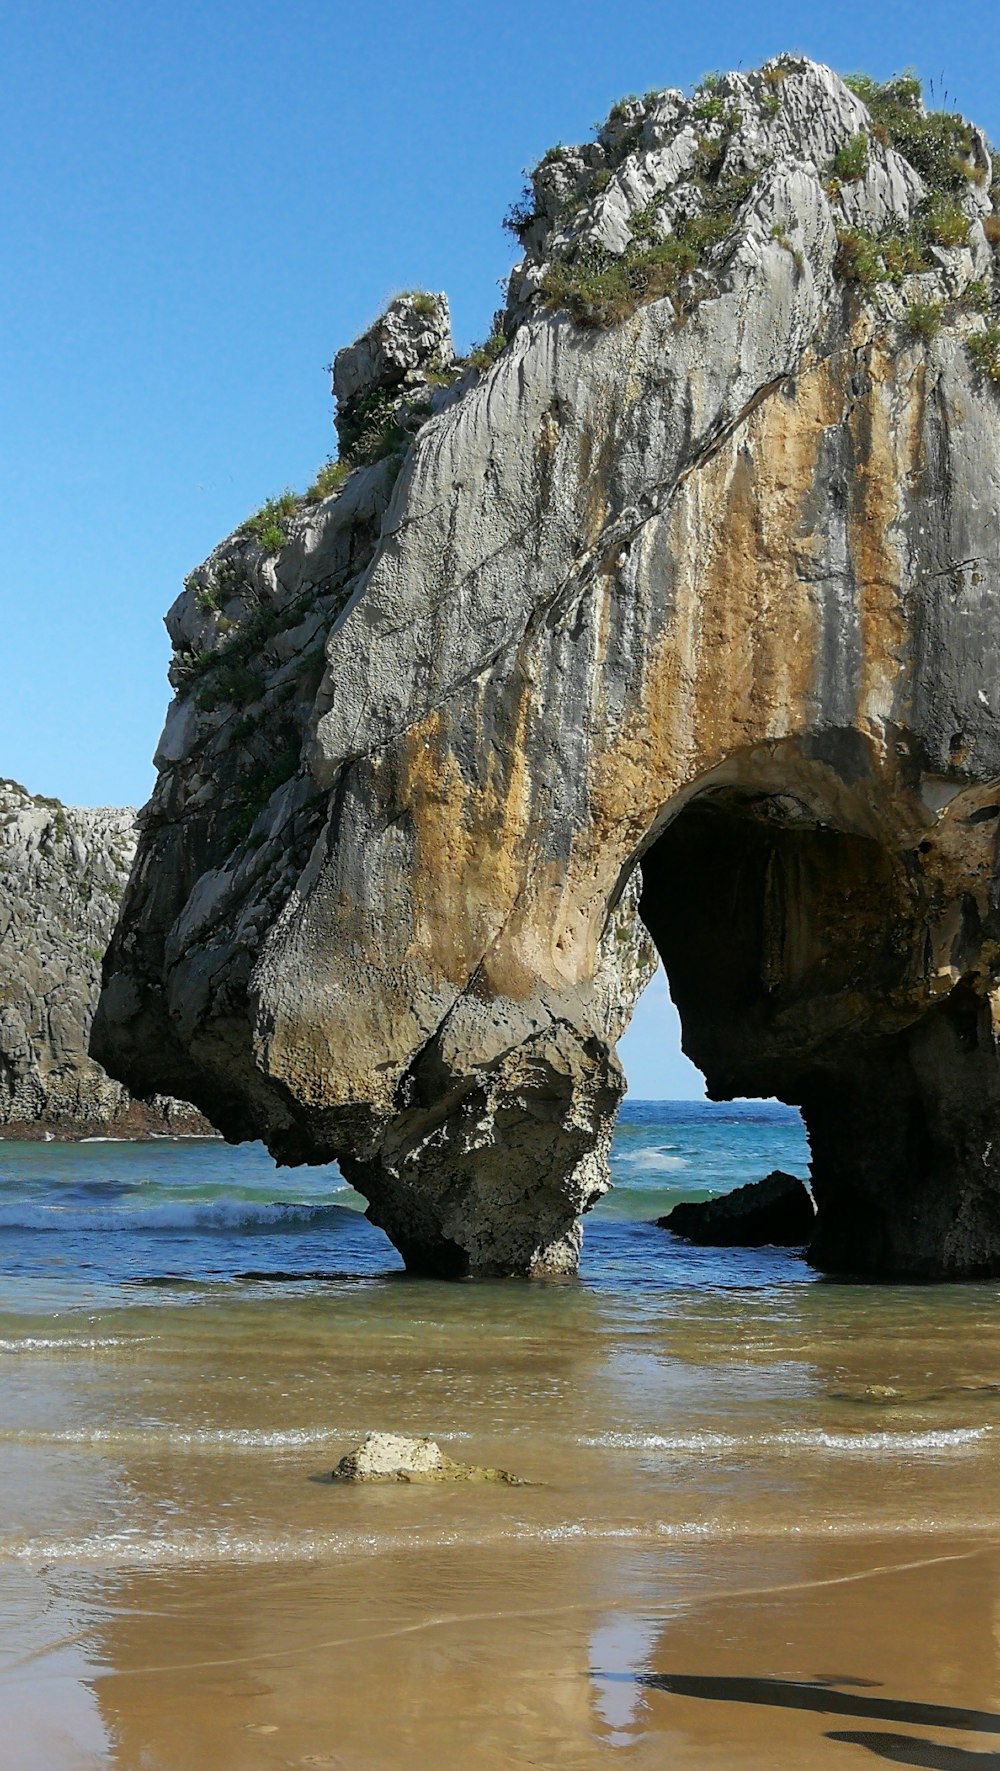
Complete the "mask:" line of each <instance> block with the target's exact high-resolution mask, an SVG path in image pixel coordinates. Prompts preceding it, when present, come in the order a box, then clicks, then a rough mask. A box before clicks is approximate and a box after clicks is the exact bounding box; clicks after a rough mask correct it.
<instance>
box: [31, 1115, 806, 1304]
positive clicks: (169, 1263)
mask: <svg viewBox="0 0 1000 1771" xmlns="http://www.w3.org/2000/svg"><path fill="white" fill-rule="evenodd" d="M807 1164H808V1151H807V1146H806V1140H805V1134H804V1131H803V1128H802V1124H801V1121H800V1119H799V1116H798V1114H797V1113H796V1112H795V1111H794V1110H793V1109H791V1108H787V1107H783V1106H780V1105H778V1104H777V1103H767V1102H765V1103H735V1104H725V1105H715V1104H710V1103H706V1102H689V1101H678V1102H644V1101H638V1102H631V1101H630V1102H627V1103H626V1105H625V1108H624V1110H623V1113H622V1116H621V1119H620V1122H619V1125H618V1128H617V1130H616V1133H615V1140H614V1148H613V1152H612V1163H611V1166H612V1177H613V1181H614V1187H613V1190H612V1192H611V1193H610V1194H609V1195H608V1196H607V1197H606V1198H605V1199H604V1200H603V1201H602V1202H601V1204H600V1205H599V1206H598V1207H597V1209H596V1210H595V1211H594V1212H593V1213H592V1214H591V1215H590V1216H589V1217H588V1219H587V1227H586V1233H585V1238H584V1252H583V1259H582V1262H581V1269H580V1271H581V1280H582V1282H583V1283H584V1284H585V1285H587V1286H588V1287H594V1288H596V1289H598V1290H608V1289H615V1288H617V1287H618V1286H620V1285H622V1284H627V1285H628V1286H629V1287H630V1288H635V1287H636V1286H641V1285H642V1284H643V1283H648V1284H654V1285H656V1284H664V1283H667V1284H682V1285H683V1284H686V1283H691V1284H709V1285H710V1284H724V1285H732V1284H752V1283H755V1282H760V1281H762V1280H766V1279H770V1280H771V1281H772V1282H776V1281H778V1280H784V1281H787V1280H790V1279H795V1278H803V1279H807V1278H808V1277H809V1274H808V1271H807V1270H806V1269H804V1268H803V1266H802V1263H801V1261H800V1260H799V1259H798V1258H797V1257H796V1256H795V1255H790V1254H789V1253H787V1251H783V1250H764V1251H761V1250H748V1251H745V1252H743V1251H737V1252H736V1253H735V1254H734V1252H733V1251H732V1250H726V1251H718V1252H717V1251H714V1250H704V1249H691V1248H687V1247H685V1245H684V1244H682V1243H679V1242H677V1241H676V1239H675V1238H674V1237H672V1236H669V1235H665V1234H664V1232H663V1231H662V1230H659V1229H657V1228H656V1226H655V1223H654V1222H653V1220H654V1219H655V1218H657V1217H659V1216H662V1215H663V1213H664V1212H667V1211H669V1210H670V1208H671V1206H672V1205H674V1204H676V1203H677V1201H678V1200H680V1199H698V1198H705V1197H707V1196H708V1195H710V1194H714V1193H721V1192H726V1191H728V1190H729V1189H731V1188H732V1187H736V1186H740V1185H742V1184H743V1183H744V1182H745V1181H748V1180H753V1179H755V1178H757V1177H759V1176H761V1175H764V1174H766V1173H767V1172H768V1171H769V1170H770V1169H772V1168H784V1169H787V1170H790V1171H791V1172H793V1173H799V1174H802V1175H805V1174H806V1172H807ZM363 1211H364V1200H363V1199H361V1198H360V1196H359V1195H358V1194H356V1193H355V1192H353V1191H352V1189H351V1188H349V1187H348V1186H347V1185H346V1183H345V1182H344V1180H343V1178H342V1177H341V1175H340V1173H339V1171H338V1170H337V1168H336V1166H335V1165H331V1166H329V1167H326V1168H297V1169H279V1168H276V1166H275V1164H274V1163H273V1162H272V1160H271V1158H270V1157H269V1156H268V1155H267V1152H266V1151H265V1150H264V1149H263V1148H262V1146H260V1145H244V1146H241V1147H237V1148H233V1147H232V1146H230V1145H227V1144H222V1143H218V1142H215V1141H211V1140H187V1139H177V1140H174V1139H162V1140H155V1141H153V1142H150V1143H141V1144H135V1143H121V1142H114V1141H101V1140H98V1141H90V1142H87V1143H82V1144H61V1143H47V1144H46V1143H39V1144H27V1143H13V1142H12V1143H8V1144H0V1271H2V1275H3V1293H2V1303H0V1308H2V1309H4V1310H28V1311H33V1312H34V1311H39V1310H41V1311H45V1310H47V1309H59V1308H69V1309H72V1308H74V1307H81V1306H86V1307H90V1308H94V1307H102V1306H105V1305H108V1304H121V1303H125V1302H128V1301H135V1302H141V1301H145V1302H149V1301H150V1290H151V1289H156V1290H158V1291H159V1292H160V1293H161V1296H162V1301H164V1302H165V1301H167V1299H168V1298H169V1297H171V1296H173V1297H175V1298H176V1299H177V1301H182V1300H183V1297H184V1295H185V1293H191V1292H193V1293H197V1294H198V1295H200V1296H201V1297H202V1298H204V1296H205V1293H206V1291H209V1292H210V1291H211V1290H212V1289H213V1288H226V1289H227V1290H233V1289H234V1288H237V1287H238V1288H242V1289H243V1290H246V1291H250V1292H253V1291H258V1292H260V1291H269V1290H274V1289H277V1288H281V1289H283V1290H288V1289H289V1288H291V1289H292V1290H294V1291H297V1292H299V1293H301V1292H302V1291H304V1290H309V1289H310V1288H313V1287H315V1288H321V1287H327V1286H329V1285H331V1284H337V1283H345V1282H348V1283H349V1282H350V1281H363V1280H373V1279H376V1278H380V1277H384V1276H386V1275H389V1274H393V1273H399V1272H400V1271H401V1270H402V1262H401V1261H400V1259H399V1257H398V1255H397V1254H396V1251H395V1250H394V1249H393V1247H392V1246H391V1244H390V1243H389V1242H388V1241H387V1239H386V1237H385V1236H384V1235H383V1234H382V1233H381V1231H379V1230H376V1229H375V1228H374V1227H373V1226H372V1225H371V1224H369V1223H368V1222H367V1220H366V1219H365V1218H364V1216H363Z"/></svg>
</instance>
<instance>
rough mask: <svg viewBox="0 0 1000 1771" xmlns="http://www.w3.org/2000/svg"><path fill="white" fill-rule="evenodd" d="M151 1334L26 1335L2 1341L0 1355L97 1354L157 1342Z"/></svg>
mask: <svg viewBox="0 0 1000 1771" xmlns="http://www.w3.org/2000/svg"><path fill="white" fill-rule="evenodd" d="M155 1339H156V1336H155V1335H149V1334H132V1335H126V1334H95V1335H92V1336H87V1335H73V1334H64V1335H60V1336H58V1337H57V1336H48V1335H34V1334H26V1335H22V1336H19V1337H15V1338H13V1339H11V1338H7V1339H0V1353H97V1352H102V1351H103V1350H104V1348H105V1347H134V1346H137V1345H139V1344H140V1343H141V1342H143V1341H151V1340H155Z"/></svg>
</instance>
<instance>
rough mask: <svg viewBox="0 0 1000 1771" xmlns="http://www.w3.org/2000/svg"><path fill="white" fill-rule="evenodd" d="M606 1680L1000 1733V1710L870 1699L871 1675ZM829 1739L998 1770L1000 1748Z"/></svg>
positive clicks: (942, 1763)
mask: <svg viewBox="0 0 1000 1771" xmlns="http://www.w3.org/2000/svg"><path fill="white" fill-rule="evenodd" d="M601 1676H602V1677H604V1678H607V1679H611V1680H617V1679H624V1678H627V1679H629V1680H631V1681H634V1683H635V1684H637V1685H643V1686H645V1687H646V1688H647V1689H650V1690H654V1691H669V1692H671V1693H672V1694H673V1695H674V1696H675V1697H701V1698H710V1699H712V1700H714V1701H715V1702H716V1703H756V1704H770V1705H773V1706H774V1707H776V1708H778V1709H795V1710H812V1711H814V1712H815V1713H816V1714H817V1715H823V1716H854V1717H858V1718H860V1719H862V1720H865V1721H871V1722H907V1723H909V1724H911V1725H912V1726H915V1727H919V1728H955V1729H962V1730H965V1731H966V1732H968V1733H975V1734H1000V1714H994V1712H993V1711H991V1710H974V1709H960V1708H957V1707H953V1706H952V1705H950V1704H943V1703H911V1702H908V1701H907V1700H905V1699H902V1698H895V1697H869V1696H867V1695H866V1694H865V1693H864V1692H863V1691H861V1690H860V1689H858V1687H859V1686H869V1685H870V1683H871V1682H870V1681H869V1680H867V1679H847V1678H844V1679H842V1680H839V1681H838V1683H839V1684H842V1685H851V1686H852V1687H854V1688H853V1689H852V1690H849V1691H844V1690H840V1691H838V1690H836V1689H835V1688H834V1687H833V1686H832V1685H831V1684H830V1683H827V1682H826V1681H825V1680H823V1679H801V1680H799V1679H767V1678H764V1679H739V1678H724V1677H714V1676H713V1675H711V1674H699V1673H636V1674H631V1673H629V1674H621V1673H618V1674H616V1673H605V1674H602V1675H601ZM826 1738H827V1739H828V1740H841V1741H843V1742H844V1743H845V1744H847V1745H850V1746H862V1747H864V1748H865V1749H866V1750H867V1751H868V1752H870V1753H874V1754H875V1755H876V1757H878V1758H882V1759H887V1760H889V1762H890V1763H892V1764H895V1765H921V1766H926V1767H928V1771H1000V1752H988V1753H981V1752H968V1751H966V1750H965V1748H963V1747H954V1746H946V1745H942V1744H940V1743H939V1742H937V1741H933V1740H921V1739H918V1738H917V1737H916V1736H915V1735H910V1734H890V1733H881V1732H875V1731H870V1732H869V1731H867V1730H863V1729H858V1730H852V1729H843V1730H836V1731H831V1732H830V1733H828V1734H827V1737H826Z"/></svg>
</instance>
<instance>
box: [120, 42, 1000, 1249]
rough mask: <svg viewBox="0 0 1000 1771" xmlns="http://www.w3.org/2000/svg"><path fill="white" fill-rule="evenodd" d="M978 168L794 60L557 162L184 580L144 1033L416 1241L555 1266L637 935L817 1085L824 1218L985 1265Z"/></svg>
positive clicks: (688, 999) (990, 474) (145, 849)
mask: <svg viewBox="0 0 1000 1771" xmlns="http://www.w3.org/2000/svg"><path fill="white" fill-rule="evenodd" d="M992 180H993V171H992V163H991V158H990V153H989V149H988V144H987V143H986V141H985V138H984V137H983V135H982V134H981V132H980V131H978V130H977V129H975V128H973V127H972V126H971V125H969V124H967V123H965V122H964V121H963V120H962V119H961V118H956V117H948V116H942V115H936V114H932V115H928V114H927V113H926V112H925V110H924V108H923V105H922V102H921V99H920V93H919V88H918V87H917V86H916V83H915V82H913V81H910V80H908V79H907V80H901V81H897V82H895V83H892V84H891V85H890V86H888V87H881V88H880V87H875V86H873V85H872V84H871V83H869V82H861V81H858V82H854V83H853V85H850V86H849V85H847V84H845V83H844V82H842V81H841V80H840V79H838V78H837V76H836V75H834V74H832V73H831V72H830V71H829V70H828V69H826V68H823V67H820V66H818V65H817V64H815V63H812V62H809V61H806V60H803V59H800V58H794V57H780V58H778V59H777V60H776V61H773V62H771V63H768V64H766V65H765V66H764V68H762V69H761V70H758V71H756V72H754V73H750V74H740V75H728V76H726V77H724V78H722V79H717V80H715V79H713V80H712V81H709V82H706V83H704V84H703V85H702V86H701V87H700V88H699V89H698V90H697V91H696V92H695V93H694V94H693V95H692V96H691V97H690V98H685V97H684V96H683V95H682V94H681V93H679V92H674V91H665V92H653V93H649V94H647V95H646V96H645V98H643V99H629V100H625V101H623V102H622V103H621V104H620V105H618V106H616V107H615V108H614V110H613V111H612V113H611V115H610V117H609V119H608V121H607V123H606V124H605V125H604V127H603V128H602V129H601V130H600V131H599V132H598V135H597V138H596V140H595V141H593V142H590V143H588V144H586V145H585V146H583V147H581V148H569V149H567V148H560V149H557V150H554V151H553V152H552V154H550V155H547V156H546V158H545V159H544V160H543V161H542V163H541V164H540V166H539V167H538V168H537V169H536V171H535V173H534V175H533V178H532V182H531V185H530V187H529V188H528V190H527V191H526V193H525V200H524V202H523V203H522V205H521V206H520V207H519V208H517V209H516V210H515V211H514V213H513V214H512V216H511V218H510V224H511V226H512V227H513V228H514V230H515V231H516V232H517V234H518V236H519V238H520V240H521V242H522V245H523V247H524V256H523V258H522V260H521V262H520V264H519V265H518V266H517V267H516V268H515V270H514V272H513V274H512V276H511V279H510V287H509V293H508V300H507V306H506V309H505V311H504V313H503V315H502V316H499V317H498V321H497V324H496V327H495V330H494V333H493V336H492V337H491V339H490V341H489V343H488V345H487V346H485V347H483V349H481V350H480V351H478V352H477V353H475V354H474V356H473V358H472V359H471V360H470V361H468V362H466V363H460V362H455V361H454V360H453V353H452V347H451V342H450V334H449V331H448V326H447V309H446V304H445V303H444V301H443V298H441V297H438V296H431V295H420V294H418V295H411V296H407V297H401V298H399V299H398V300H397V302H396V303H394V304H393V305H392V307H391V308H390V310H389V312H388V313H387V315H386V316H384V317H383V319H382V320H381V321H380V322H378V323H377V325H376V326H375V327H374V328H372V330H371V331H370V332H369V333H368V334H367V335H366V336H365V338H364V339H363V340H361V341H359V343H358V344H357V345H356V346H354V347H353V348H352V349H351V350H350V351H348V352H342V353H341V355H340V356H339V357H338V359H337V364H336V367H335V389H336V392H337V394H338V400H339V404H338V425H339V429H340V436H341V460H340V462H339V463H337V464H331V465H329V466H328V467H327V468H326V469H324V470H323V472H322V473H321V474H320V475H319V476H318V477H317V482H316V484H315V486H314V487H313V488H311V489H310V492H309V493H308V494H307V495H306V497H305V499H299V500H296V499H294V498H293V497H291V496H290V495H286V496H285V497H283V498H282V499H279V500H276V501H274V502H273V504H271V505H269V506H267V507H265V509H264V510H263V511H261V512H259V513H258V515H257V516H256V517H255V518H253V519H252V520H251V522H250V523H249V524H248V525H247V526H246V527H245V528H244V529H242V530H240V531H238V532H237V533H236V534H235V535H234V536H232V537H230V539H229V540H228V541H226V542H224V543H223V544H222V545H221V546H220V547H219V548H218V549H217V550H216V551H215V553H214V554H213V555H212V556H211V558H210V559H209V560H208V561H207V562H206V564H205V566H204V567H202V568H200V569H199V570H198V571H197V572H196V573H194V574H193V575H192V578H191V580H190V581H189V583H188V586H187V587H186V589H185V591H184V594H183V595H182V596H181V597H180V599H179V601H178V602H177V603H176V604H175V606H174V608H173V609H172V610H171V613H170V615H169V617H168V627H169V630H170V633H171V636H172V638H173V641H174V644H175V648H176V651H175V664H174V669H173V680H174V684H175V688H176V695H175V699H174V702H173V705H172V706H171V709H170V712H169V715H168V719H167V725H166V729H165V732H164V736H163V739H162V742H161V746H160V751H159V756H158V765H159V769H160V779H159V783H158V786H157V789H156V792H155V794H154V797H153V799H152V801H151V803H150V805H149V807H147V809H146V811H145V813H144V814H143V818H142V822H143V830H142V837H141V841H140V845H139V852H138V855H137V858H136V863H135V867H134V869H133V874H132V879H131V883H130V886H129V889H128V893H127V895H126V899H125V903H124V907H123V914H122V919H121V922H120V925H119V929H118V933H117V935H116V937H115V939H114V941H113V943H112V946H111V950H110V952H109V956H108V962H107V967H106V981H105V988H104V994H103V997H102V1002H101V1007H100V1011H99V1015H98V1020H97V1023H96V1026H95V1050H96V1051H97V1053H98V1055H99V1056H100V1057H101V1058H102V1061H104V1062H105V1063H107V1064H108V1066H109V1068H110V1069H111V1070H112V1071H113V1073H114V1074H116V1075H118V1076H120V1077H122V1078H123V1079H124V1080H125V1081H126V1082H127V1083H128V1084H129V1086H130V1087H132V1088H134V1089H136V1090H138V1091H139V1092H145V1091H148V1090H150V1089H154V1088H156V1089H160V1088H165V1089H170V1090H171V1091H173V1092H176V1093H180V1094H183V1095H186V1096H188V1097H190V1098H191V1099H194V1100H196V1101H199V1102H201V1103H203V1104H207V1103H209V1102H211V1104H212V1110H213V1115H214V1116H215V1117H217V1121H218V1123H219V1124H220V1125H221V1126H222V1127H223V1129H224V1130H225V1131H226V1133H227V1135H229V1136H231V1137H234V1138H240V1137H250V1136H254V1135H261V1136H264V1137H265V1138H266V1139H267V1141H268V1142H269V1144H270V1146H271V1148H272V1149H273V1150H274V1151H275V1152H276V1153H277V1154H279V1155H280V1156H281V1157H283V1158H284V1159H286V1160H291V1161H309V1160H318V1159H323V1158H328V1157H331V1156H336V1157H338V1158H339V1160H340V1161H341V1163H342V1166H343V1167H344V1169H345V1171H346V1172H347V1173H348V1175H349V1176H350V1178H351V1179H352V1181H353V1182H354V1183H355V1185H357V1186H358V1187H359V1188H360V1189H361V1190H362V1191H363V1192H364V1193H365V1194H366V1195H367V1197H368V1198H369V1200H370V1215H371V1216H372V1217H373V1218H374V1219H375V1221H376V1222H378V1223H381V1224H382V1225H384V1227H385V1228H386V1230H387V1231H388V1233H389V1234H390V1235H391V1236H392V1237H393V1239H394V1240H395V1241H396V1243H397V1245H398V1246H399V1247H400V1249H401V1250H402V1251H403V1253H404V1256H405V1257H406V1259H407V1261H408V1262H409V1263H410V1264H411V1265H412V1266H421V1267H424V1268H429V1269H430V1270H432V1271H437V1272H463V1271H469V1270H471V1271H503V1272H537V1271H552V1270H559V1269H563V1270H565V1269H566V1268H568V1267H570V1266H572V1264H573V1261H574V1259H575V1252H576V1248H577V1245H578V1237H579V1228H578V1223H579V1214H580V1212H581V1211H583V1210H585V1209H586V1208H587V1206H588V1205H590V1204H592V1203H593V1201H594V1200H595V1199H596V1198H597V1197H598V1196H599V1194H600V1192H601V1191H602V1189H603V1188H604V1187H605V1186H606V1184H607V1169H606V1150H607V1143H608V1138H609V1135H610V1129H611V1125H612V1121H613V1117H614V1113H615V1109H616V1106H617V1102H618V1098H619V1095H620V1091H621V1077H620V1072H619V1069H618V1066H617V1062H616V1059H615V1056H614V1045H615V1040H616V1038H617V1037H618V1034H619V1033H620V1031H621V1029H622V1027H623V1025H624V1024H625V1022H626V1020H627V1018H628V1015H629V1012H630V1009H631V1004H632V1001H633V998H634V995H635V992H636V990H637V989H638V987H639V985H640V984H641V981H642V979H643V978H644V976H645V975H646V970H647V968H648V964H649V952H650V950H649V947H648V944H647V936H646V931H647V930H648V931H649V933H650V934H651V935H652V937H653V940H654V941H655V943H656V946H657V948H658V949H659V951H660V953H661V954H662V955H663V957H664V959H665V961H666V965H667V970H668V973H669V975H670V979H671V984H672V988H673V990H674V994H675V998H676V999H677V1001H678V1004H679V1007H680V1010H681V1016H682V1022H683V1026H684V1039H685V1046H686V1049H687V1050H688V1051H689V1053H690V1055H691V1056H692V1057H693V1058H694V1059H695V1060H696V1062H698V1063H699V1064H700V1065H701V1066H702V1067H703V1068H704V1069H705V1071H706V1074H707V1077H708V1083H709V1087H710V1090H711V1091H712V1093H713V1094H715V1095H718V1096H728V1095H731V1094H738V1093H774V1094H777V1095H779V1096H781V1097H782V1098H784V1099H785V1100H788V1101H793V1102H797V1103H800V1104H801V1106H802V1108H803V1112H804V1114H805V1118H806V1122H807V1125H808V1128H809V1133H810V1137H811V1141H812V1150H813V1172H812V1182H813V1189H814V1192H815V1196H816V1200H817V1204H818V1219H817V1230H816V1236H815V1240H814V1243H813V1251H812V1252H813V1258H814V1259H815V1260H816V1261H817V1262H818V1263H820V1264H822V1265H824V1266H827V1267H830V1268H833V1269H843V1268H854V1269H857V1270H861V1271H868V1272H873V1273H881V1272H908V1273H924V1274H963V1273H970V1272H982V1271H997V1270H998V1269H1000V1136H998V1135H997V1133H998V1129H1000V1126H998V1113H1000V1087H998V1084H1000V1068H998V1062H997V1049H996V1033H995V1028H996V1026H997V1023H998V1021H1000V989H998V985H1000V958H998V955H1000V912H998V885H997V865H998V861H997V856H998V845H997V830H998V820H1000V727H998V722H997V710H996V702H997V697H998V694H1000V689H998V677H1000V670H998V664H1000V614H998V593H1000V568H998V550H997V533H998V518H1000V389H998V386H997V382H998V381H1000V313H998V277H997V266H996V261H995V247H996V244H997V241H998V239H1000V214H998V189H997V186H996V185H995V183H993V182H992ZM640 862H641V864H642V883H641V894H642V895H641V901H640V903H639V910H640V915H639V917H637V916H636V903H637V897H638V892H639V890H640V878H639V863H640Z"/></svg>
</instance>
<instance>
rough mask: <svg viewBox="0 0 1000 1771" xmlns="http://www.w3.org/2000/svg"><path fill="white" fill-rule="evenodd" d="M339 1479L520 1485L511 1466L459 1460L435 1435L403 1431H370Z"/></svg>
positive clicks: (342, 1465) (345, 1460) (338, 1471)
mask: <svg viewBox="0 0 1000 1771" xmlns="http://www.w3.org/2000/svg"><path fill="white" fill-rule="evenodd" d="M333 1480H334V1481H335V1482H501V1483H505V1484H507V1485H508V1486H510V1487H514V1488H517V1487H519V1486H520V1481H519V1478H518V1477H517V1476H512V1475H511V1473H510V1471H509V1470H496V1469H493V1467H492V1466H487V1465H483V1464H462V1463H456V1462H455V1460H454V1458H450V1457H447V1456H446V1455H445V1453H444V1452H443V1451H442V1450H441V1447H440V1445H438V1443H437V1441H436V1440H434V1439H409V1438H407V1437H406V1436H405V1435H404V1434H402V1433H366V1434H365V1437H364V1439H363V1440H362V1441H361V1444H360V1445H356V1446H355V1448H354V1450H353V1451H348V1452H347V1453H346V1454H345V1455H344V1456H343V1457H342V1458H341V1459H340V1462H339V1463H338V1464H337V1466H336V1468H335V1469H334V1471H333Z"/></svg>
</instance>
